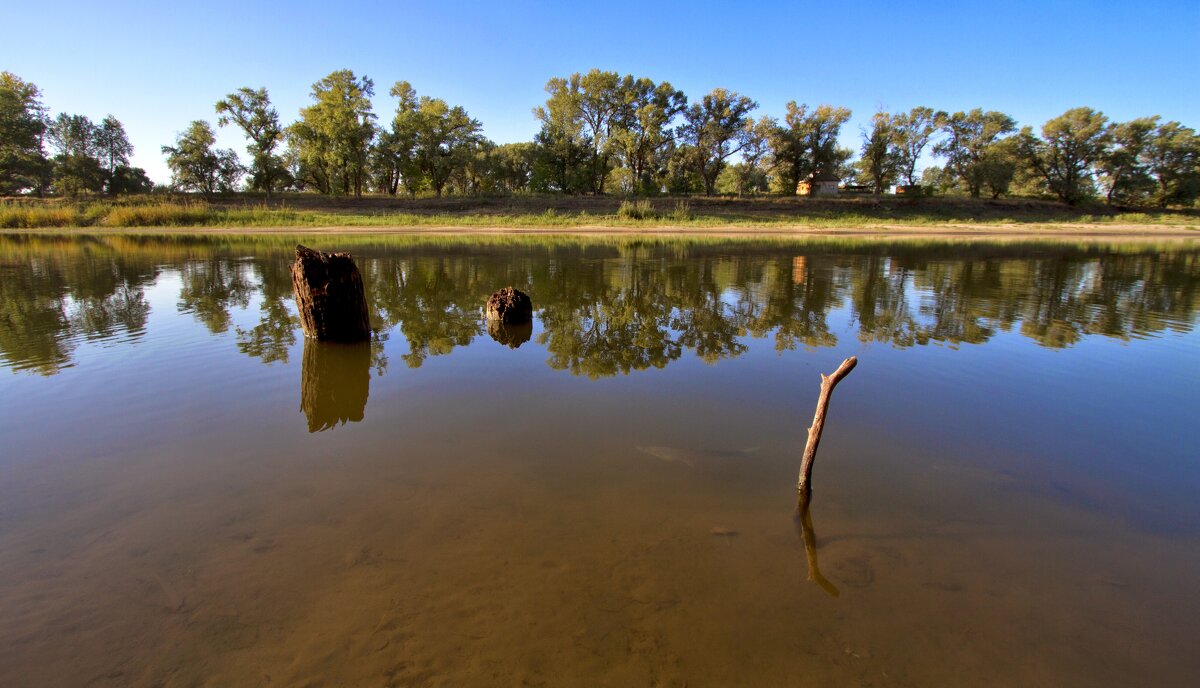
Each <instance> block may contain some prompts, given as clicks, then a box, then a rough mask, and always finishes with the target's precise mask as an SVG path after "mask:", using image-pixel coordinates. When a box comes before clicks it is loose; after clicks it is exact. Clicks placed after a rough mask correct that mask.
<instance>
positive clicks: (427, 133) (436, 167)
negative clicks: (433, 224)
mask: <svg viewBox="0 0 1200 688" xmlns="http://www.w3.org/2000/svg"><path fill="white" fill-rule="evenodd" d="M402 84H403V85H407V84H406V83H405V82H401V83H400V84H397V86H400V85H402ZM415 115H416V116H415V125H416V128H415V136H414V137H413V152H412V159H413V163H414V165H415V166H416V169H417V170H419V171H420V173H421V174H422V175H423V176H424V177H425V178H426V179H428V180H429V183H430V185H431V186H432V187H433V191H434V193H435V194H437V196H438V197H439V198H440V197H441V195H442V191H443V190H444V189H445V187H446V182H447V181H449V180H450V177H451V176H452V175H454V174H455V173H456V172H459V171H462V170H464V169H465V168H466V167H467V165H468V164H469V163H470V162H471V159H472V157H473V156H474V149H475V147H476V146H478V145H479V143H480V142H481V141H482V136H481V135H480V130H481V129H482V127H481V125H480V124H479V120H476V119H471V117H470V116H468V115H467V111H466V110H464V109H463V108H462V106H460V105H455V106H453V107H451V106H450V105H448V104H447V103H446V101H444V100H442V99H441V98H430V97H429V96H421V99H420V103H419V104H418V106H417V110H416V113H415Z"/></svg>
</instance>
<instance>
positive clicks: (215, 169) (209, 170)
mask: <svg viewBox="0 0 1200 688" xmlns="http://www.w3.org/2000/svg"><path fill="white" fill-rule="evenodd" d="M216 142H217V138H216V136H215V135H214V134H213V130H212V127H211V126H209V124H208V122H205V121H203V120H195V121H194V122H192V123H191V125H190V126H189V127H188V128H187V130H186V131H184V132H183V133H182V134H180V135H179V136H178V137H176V139H175V145H174V146H163V147H162V152H163V155H166V156H167V167H169V168H171V178H172V185H173V186H174V187H176V188H178V189H183V190H186V191H199V192H201V193H203V194H204V195H206V196H208V195H212V194H213V193H216V192H217V191H222V192H228V191H233V190H234V188H235V186H236V185H237V180H238V178H239V177H241V175H242V167H241V165H239V164H238V158H237V154H236V153H234V152H233V151H232V150H228V149H220V148H215V147H214V146H215V145H216Z"/></svg>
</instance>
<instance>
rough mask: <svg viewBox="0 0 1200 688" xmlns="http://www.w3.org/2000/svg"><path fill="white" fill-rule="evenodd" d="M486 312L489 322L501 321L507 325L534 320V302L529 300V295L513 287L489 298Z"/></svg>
mask: <svg viewBox="0 0 1200 688" xmlns="http://www.w3.org/2000/svg"><path fill="white" fill-rule="evenodd" d="M486 310H487V319H488V320H499V321H500V322H502V323H504V324H506V325H519V324H521V323H527V322H529V321H531V320H533V301H530V300H529V295H528V294H526V293H525V292H523V291H520V290H518V289H513V288H512V287H505V288H503V289H501V290H500V291H498V292H496V293H495V294H492V295H491V296H490V297H488V300H487V309H486Z"/></svg>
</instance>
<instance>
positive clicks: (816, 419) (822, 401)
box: [797, 356, 858, 509]
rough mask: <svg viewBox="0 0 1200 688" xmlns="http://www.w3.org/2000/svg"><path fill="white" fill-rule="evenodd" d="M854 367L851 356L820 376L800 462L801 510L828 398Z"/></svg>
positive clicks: (808, 493)
mask: <svg viewBox="0 0 1200 688" xmlns="http://www.w3.org/2000/svg"><path fill="white" fill-rule="evenodd" d="M856 365H858V357H856V356H851V357H850V358H847V359H846V360H844V361H842V364H841V365H840V366H838V369H837V370H835V371H833V374H832V375H825V374H822V375H821V396H819V397H818V398H817V412H816V414H814V415H813V422H812V425H811V426H809V428H808V442H807V443H806V444H805V445H804V458H802V459H801V460H800V482H799V484H798V485H797V489H799V491H800V505H801V508H802V509H803V508H804V505H805V503H806V502H807V501H808V498H809V497H810V496H811V495H812V467H813V461H814V460H816V458H817V445H819V444H820V443H821V431H822V430H823V429H825V414H826V412H828V411H829V397H830V396H831V395H832V394H833V388H834V387H837V383H839V382H841V381H842V378H844V377H846V376H847V375H849V374H850V371H851V370H854V366H856Z"/></svg>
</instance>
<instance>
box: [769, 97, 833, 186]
mask: <svg viewBox="0 0 1200 688" xmlns="http://www.w3.org/2000/svg"><path fill="white" fill-rule="evenodd" d="M849 119H850V110H849V109H847V108H843V107H834V106H832V105H818V106H817V107H815V108H813V109H811V110H810V109H809V108H808V105H797V104H796V101H794V100H793V101H791V102H789V103H788V104H787V112H786V113H785V114H784V117H783V125H782V126H780V127H777V128H776V130H775V133H774V136H773V137H772V140H771V148H772V150H773V152H774V169H775V174H776V175H777V176H778V177H779V184H780V187H781V190H782V191H784V192H785V193H788V194H795V193H796V187H797V186H798V185H799V184H800V182H801V181H802V180H803V179H804V178H806V177H808V176H809V175H810V174H815V173H819V172H830V173H839V168H840V167H841V166H842V165H844V164H845V162H846V161H847V160H848V159H849V157H850V155H851V153H850V152H849V151H847V150H845V149H842V148H839V147H838V145H837V140H838V134H839V133H841V129H842V125H844V124H845V123H846V122H847V121H848V120H849ZM839 176H840V175H839Z"/></svg>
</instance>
